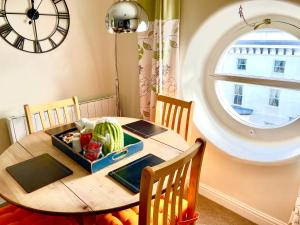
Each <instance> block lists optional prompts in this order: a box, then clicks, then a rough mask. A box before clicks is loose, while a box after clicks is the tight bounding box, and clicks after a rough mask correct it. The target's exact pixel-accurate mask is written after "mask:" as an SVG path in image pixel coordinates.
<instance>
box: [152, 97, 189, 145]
mask: <svg viewBox="0 0 300 225" xmlns="http://www.w3.org/2000/svg"><path fill="white" fill-rule="evenodd" d="M161 103H162V107H160V106H161V105H160V104H161ZM192 111H193V102H192V101H190V102H187V101H184V100H181V99H177V98H172V97H168V96H164V95H158V96H157V100H156V116H155V117H157V115H158V114H160V115H161V117H160V118H155V119H154V121H153V122H156V123H159V124H161V125H163V126H166V127H169V128H171V129H172V130H175V131H176V132H177V133H178V134H181V124H182V123H184V124H185V128H184V133H183V136H184V138H185V140H187V139H188V130H189V123H190V118H191V117H192Z"/></svg>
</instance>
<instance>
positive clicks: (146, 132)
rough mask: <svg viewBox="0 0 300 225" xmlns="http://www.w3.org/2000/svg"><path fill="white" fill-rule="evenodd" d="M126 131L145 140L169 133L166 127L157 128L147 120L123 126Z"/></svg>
mask: <svg viewBox="0 0 300 225" xmlns="http://www.w3.org/2000/svg"><path fill="white" fill-rule="evenodd" d="M122 127H123V128H124V129H126V130H129V131H131V132H132V133H135V134H137V135H139V136H141V137H143V138H149V137H151V136H153V135H156V134H160V133H162V132H165V131H167V130H168V129H166V128H164V127H160V126H157V125H155V124H152V123H149V122H147V121H145V120H138V121H136V122H133V123H128V124H125V125H123V126H122Z"/></svg>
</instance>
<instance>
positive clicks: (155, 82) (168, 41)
mask: <svg viewBox="0 0 300 225" xmlns="http://www.w3.org/2000/svg"><path fill="white" fill-rule="evenodd" d="M138 2H139V3H140V4H141V5H142V6H143V7H144V9H145V10H146V12H147V14H148V16H149V20H150V23H149V29H148V31H146V32H143V33H138V53H139V82H140V84H139V86H140V111H141V114H142V116H143V118H144V119H146V120H153V119H154V116H155V97H156V94H158V93H160V94H164V95H168V96H176V90H177V82H176V80H177V76H178V70H179V68H178V67H179V16H180V0H138Z"/></svg>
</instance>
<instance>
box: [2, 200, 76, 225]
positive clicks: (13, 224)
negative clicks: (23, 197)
mask: <svg viewBox="0 0 300 225" xmlns="http://www.w3.org/2000/svg"><path fill="white" fill-rule="evenodd" d="M52 224H55V225H78V223H77V222H76V220H75V219H74V218H72V217H67V216H48V215H43V214H40V213H35V212H31V211H30V210H26V209H23V208H18V207H16V206H13V205H7V206H4V207H2V208H0V225H52Z"/></svg>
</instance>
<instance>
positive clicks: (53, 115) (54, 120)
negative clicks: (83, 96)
mask: <svg viewBox="0 0 300 225" xmlns="http://www.w3.org/2000/svg"><path fill="white" fill-rule="evenodd" d="M70 106H72V107H74V112H75V114H76V120H79V119H80V110H79V104H78V99H77V97H76V96H73V97H72V98H69V99H64V100H60V101H56V102H50V103H45V104H40V105H34V106H29V105H27V104H26V105H24V110H25V115H26V121H27V124H28V130H29V133H30V134H32V133H34V132H35V127H34V123H33V119H34V115H35V114H38V116H39V118H40V121H41V124H42V127H43V130H46V129H49V128H52V127H55V126H58V125H62V124H66V123H71V122H72V121H71V119H70V115H69V113H70V112H69V107H70ZM46 121H48V124H49V126H48V124H47V122H46Z"/></svg>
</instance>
